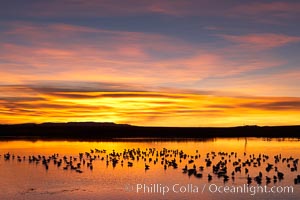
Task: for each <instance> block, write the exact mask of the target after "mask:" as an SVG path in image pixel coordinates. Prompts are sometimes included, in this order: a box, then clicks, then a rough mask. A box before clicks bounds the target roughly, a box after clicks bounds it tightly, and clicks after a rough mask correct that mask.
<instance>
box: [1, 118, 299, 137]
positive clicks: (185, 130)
mask: <svg viewBox="0 0 300 200" xmlns="http://www.w3.org/2000/svg"><path fill="white" fill-rule="evenodd" d="M0 137H6V138H8V137H23V138H24V137H25V138H26V137H27V138H30V137H38V138H49V139H51V138H54V139H59V138H62V139H81V140H85V139H86V140H92V139H109V138H213V137H278V138H282V137H299V138H300V126H273V127H272V126H264V127H259V126H241V127H230V128H205V127H204V128H201V127H142V126H131V125H126V124H125V125H124V124H120V125H119V124H114V123H84V122H82V123H44V124H19V125H0Z"/></svg>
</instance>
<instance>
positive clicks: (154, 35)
mask: <svg viewBox="0 0 300 200" xmlns="http://www.w3.org/2000/svg"><path fill="white" fill-rule="evenodd" d="M299 21H300V2H299V1H294V0H284V1H283V0H276V1H273V0H259V1H258V0H252V1H245V0H240V1H236V0H226V1H225V0H224V1H220V0H88V1H86V0H51V1H49V0H26V1H25V0H24V1H19V0H3V1H1V6H0V77H1V79H0V123H2V124H15V123H42V122H70V121H74V122H80V121H96V122H115V123H126V124H133V125H140V126H197V127H198V126H216V127H220V126H243V125H261V126H264V125H295V124H300V64H299V63H300V56H299V52H300V26H299Z"/></svg>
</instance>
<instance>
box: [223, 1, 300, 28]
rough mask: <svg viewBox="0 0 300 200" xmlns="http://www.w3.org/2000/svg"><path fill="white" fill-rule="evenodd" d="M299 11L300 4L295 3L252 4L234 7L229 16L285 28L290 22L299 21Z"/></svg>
mask: <svg viewBox="0 0 300 200" xmlns="http://www.w3.org/2000/svg"><path fill="white" fill-rule="evenodd" d="M299 10H300V3H299V2H295V1H271V2H251V3H245V4H239V5H235V6H233V8H231V10H230V12H229V13H230V14H228V15H229V16H234V17H239V18H247V19H252V20H255V21H256V22H261V23H267V24H277V25H281V26H285V25H286V24H287V23H288V22H289V21H290V20H295V19H299V14H300V11H299Z"/></svg>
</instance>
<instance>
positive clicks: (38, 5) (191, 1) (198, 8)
mask: <svg viewBox="0 0 300 200" xmlns="http://www.w3.org/2000/svg"><path fill="white" fill-rule="evenodd" d="M62 5H64V6H62ZM24 8H25V9H24ZM225 8H227V9H228V8H229V6H228V5H227V4H226V3H223V2H220V1H217V0H211V1H208V0H201V1H198V0H186V1H181V0H179V1H178V0H173V1H169V0H151V1H148V0H89V1H85V0H76V1H73V0H52V1H31V2H26V3H25V2H24V3H23V2H21V3H19V4H17V5H16V4H13V3H10V2H8V3H6V4H4V5H3V6H2V10H1V13H2V14H5V15H6V16H7V15H10V14H11V10H12V9H14V10H16V12H17V13H19V14H21V15H22V16H23V17H24V16H26V17H35V18H36V17H39V18H73V17H78V16H80V17H81V18H84V19H87V18H97V17H107V16H117V17H120V16H144V15H150V14H151V15H155V14H157V15H167V16H199V15H201V16H202V15H207V14H209V15H216V14H218V13H220V12H222V11H223V10H224V9H225ZM0 16H1V15H0ZM17 16H18V15H17Z"/></svg>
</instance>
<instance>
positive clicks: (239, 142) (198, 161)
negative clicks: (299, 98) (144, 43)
mask: <svg viewBox="0 0 300 200" xmlns="http://www.w3.org/2000/svg"><path fill="white" fill-rule="evenodd" d="M299 144H300V141H299V140H298V139H263V138H230V139H228V138H215V139H211V140H205V141H199V140H198V141H182V140H181V141H177V140H176V141H159V140H136V141H132V140H121V141H120V140H118V141H97V142H78V141H34V142H32V141H0V155H1V156H0V177H1V182H0V199H232V198H237V199H299V198H300V184H296V183H297V179H296V180H295V178H297V175H300V169H299V170H298V169H297V166H298V158H300V145H299ZM81 153H82V154H81ZM80 155H81V156H80ZM183 169H184V170H183ZM281 173H282V174H281ZM281 176H283V177H281ZM267 177H268V178H267ZM295 181H296V183H295ZM299 182H300V178H299Z"/></svg>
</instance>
